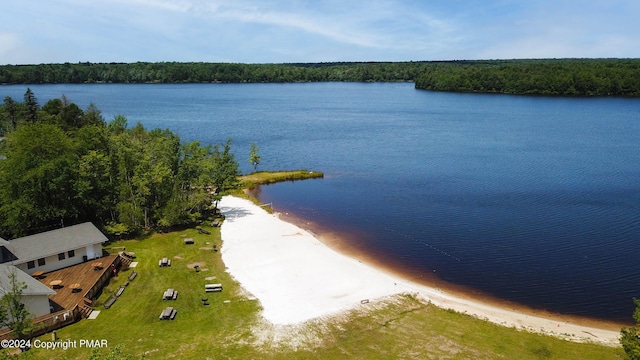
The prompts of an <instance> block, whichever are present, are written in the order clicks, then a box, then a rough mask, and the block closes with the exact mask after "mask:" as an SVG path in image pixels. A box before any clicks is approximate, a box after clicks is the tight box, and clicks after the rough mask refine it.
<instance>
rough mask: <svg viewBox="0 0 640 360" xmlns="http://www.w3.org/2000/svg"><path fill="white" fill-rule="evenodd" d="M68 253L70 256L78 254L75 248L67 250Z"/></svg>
mask: <svg viewBox="0 0 640 360" xmlns="http://www.w3.org/2000/svg"><path fill="white" fill-rule="evenodd" d="M67 255H69V257H70V258H72V257H74V256H76V251H75V250H69V251H67Z"/></svg>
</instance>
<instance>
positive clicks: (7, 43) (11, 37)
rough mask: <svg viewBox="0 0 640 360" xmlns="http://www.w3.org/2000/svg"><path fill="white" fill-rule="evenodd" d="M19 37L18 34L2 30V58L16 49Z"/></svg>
mask: <svg viewBox="0 0 640 360" xmlns="http://www.w3.org/2000/svg"><path fill="white" fill-rule="evenodd" d="M18 39H19V36H18V34H14V33H8V32H0V59H2V58H4V57H5V56H7V55H8V54H9V53H11V52H13V51H15V50H16V48H17V46H18ZM0 62H1V61H0Z"/></svg>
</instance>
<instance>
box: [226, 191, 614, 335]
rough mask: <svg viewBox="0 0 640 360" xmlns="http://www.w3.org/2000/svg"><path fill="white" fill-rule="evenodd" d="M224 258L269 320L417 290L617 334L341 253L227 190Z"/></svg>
mask: <svg viewBox="0 0 640 360" xmlns="http://www.w3.org/2000/svg"><path fill="white" fill-rule="evenodd" d="M219 207H220V209H221V210H222V212H223V213H224V214H225V216H226V220H225V222H224V223H223V225H222V228H221V232H222V240H223V246H222V249H221V252H222V259H223V261H224V262H225V264H226V266H227V269H228V271H229V273H230V274H231V275H232V276H233V277H234V278H235V279H236V280H237V281H239V282H240V283H241V284H242V286H243V288H244V289H245V290H247V291H249V292H250V293H252V294H253V295H254V296H255V297H256V298H258V300H260V303H261V304H262V307H263V316H264V318H265V319H266V320H268V321H270V322H272V323H274V324H296V323H301V322H304V321H306V320H310V319H314V318H318V317H322V316H326V315H332V314H337V313H339V312H341V311H344V310H348V309H352V308H355V307H358V306H362V305H361V303H362V302H363V301H364V302H366V301H374V300H375V299H378V298H381V297H385V296H389V295H394V294H399V293H414V294H415V293H418V294H419V295H420V296H421V297H423V298H424V299H425V300H427V301H431V302H432V303H433V304H435V305H437V306H440V307H443V308H447V309H453V310H456V311H459V312H464V313H467V314H470V315H474V316H476V317H479V318H482V319H486V320H489V321H492V322H494V323H497V324H502V325H504V326H509V327H516V328H521V329H526V330H529V331H535V332H542V333H548V334H553V335H557V336H560V337H563V338H568V339H571V340H575V341H594V342H600V343H604V344H609V345H617V344H619V343H618V336H619V332H617V331H611V330H603V329H599V328H592V327H585V326H580V325H576V324H572V323H567V322H563V321H558V320H554V319H550V318H549V319H546V318H542V317H537V316H531V315H527V314H523V313H520V312H516V311H512V310H508V309H501V308H498V307H495V306H491V305H488V304H483V303H480V302H477V301H471V300H468V299H463V298H460V297H455V296H452V295H450V294H447V293H445V292H443V291H440V290H437V289H434V288H430V287H427V286H424V285H420V284H416V283H412V282H409V281H407V280H404V279H402V278H399V277H396V276H392V275H390V274H388V273H386V272H384V271H382V270H379V269H377V268H374V267H371V266H369V265H367V264H364V263H361V262H359V261H357V260H354V259H352V258H350V257H347V256H345V255H343V254H340V253H338V252H336V251H334V250H332V249H330V248H329V247H327V246H326V245H324V244H323V243H321V242H320V241H319V240H317V239H316V238H315V237H314V236H313V235H312V234H310V233H308V232H307V231H305V230H303V229H300V228H299V227H297V226H295V225H293V224H290V223H287V222H285V221H282V220H280V219H279V218H278V217H277V215H271V214H269V213H267V212H266V211H264V210H263V209H262V208H260V207H259V206H256V205H254V204H253V203H251V202H250V201H247V200H244V199H240V198H237V197H231V196H226V197H224V198H223V199H222V201H221V202H220V204H219Z"/></svg>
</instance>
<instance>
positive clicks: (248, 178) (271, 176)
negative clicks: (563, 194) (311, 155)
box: [240, 170, 324, 187]
mask: <svg viewBox="0 0 640 360" xmlns="http://www.w3.org/2000/svg"><path fill="white" fill-rule="evenodd" d="M322 177H324V174H323V173H321V172H319V171H308V170H294V171H260V172H255V173H251V174H248V175H244V176H242V177H240V181H242V182H243V183H244V184H245V187H252V186H256V185H265V184H273V183H277V182H281V181H296V180H306V179H316V178H322Z"/></svg>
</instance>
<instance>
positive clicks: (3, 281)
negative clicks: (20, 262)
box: [0, 264, 56, 298]
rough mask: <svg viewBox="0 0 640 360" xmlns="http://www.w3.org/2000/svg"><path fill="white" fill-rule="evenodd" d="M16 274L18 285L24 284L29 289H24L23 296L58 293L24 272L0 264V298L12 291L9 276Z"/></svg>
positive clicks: (11, 266)
mask: <svg viewBox="0 0 640 360" xmlns="http://www.w3.org/2000/svg"><path fill="white" fill-rule="evenodd" d="M11 273H15V274H16V280H17V281H18V283H24V284H25V285H26V286H27V287H26V288H25V289H22V295H47V296H48V295H53V294H55V293H56V292H55V291H53V290H51V289H50V288H49V287H47V286H46V285H44V284H43V283H41V282H40V281H38V280H36V279H34V278H32V277H31V276H29V275H28V274H27V273H25V272H24V271H22V270H20V269H18V268H17V267H15V266H13V265H7V264H0V298H1V297H3V296H4V295H5V294H6V293H8V292H10V291H11V289H12V286H11V280H10V278H9V274H11Z"/></svg>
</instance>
